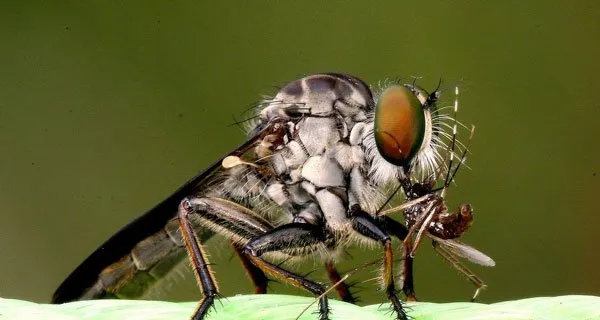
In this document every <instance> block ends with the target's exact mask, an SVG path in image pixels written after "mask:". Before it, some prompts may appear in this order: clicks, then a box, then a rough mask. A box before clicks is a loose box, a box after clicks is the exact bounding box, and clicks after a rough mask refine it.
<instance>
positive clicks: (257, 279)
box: [232, 242, 269, 294]
mask: <svg viewBox="0 0 600 320" xmlns="http://www.w3.org/2000/svg"><path fill="white" fill-rule="evenodd" d="M232 246H233V249H234V250H235V253H236V254H237V256H238V257H239V258H240V261H242V265H243V266H244V269H245V270H246V273H247V274H248V276H249V277H250V280H252V283H253V284H254V293H256V294H263V293H267V284H268V283H269V279H268V278H267V276H266V275H265V273H264V272H263V271H262V270H261V269H260V268H258V267H257V266H255V265H253V264H252V262H251V261H250V259H248V257H246V255H244V254H243V253H242V248H241V247H240V246H239V245H238V244H236V243H235V242H234V243H232Z"/></svg>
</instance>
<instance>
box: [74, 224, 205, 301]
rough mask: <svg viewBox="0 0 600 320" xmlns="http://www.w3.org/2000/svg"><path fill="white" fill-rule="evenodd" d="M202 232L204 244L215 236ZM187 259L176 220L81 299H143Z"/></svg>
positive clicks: (141, 244)
mask: <svg viewBox="0 0 600 320" xmlns="http://www.w3.org/2000/svg"><path fill="white" fill-rule="evenodd" d="M198 232H199V234H198V235H199V237H200V239H201V241H205V240H207V239H208V238H210V237H211V236H212V232H210V231H208V230H198ZM186 259H187V257H186V253H185V247H184V246H183V240H182V237H181V233H180V232H179V225H178V222H177V219H176V218H174V219H171V220H170V221H169V222H168V223H167V225H166V226H165V228H164V229H163V230H161V231H159V232H157V233H155V234H154V235H152V236H150V237H148V238H146V239H144V240H142V241H140V242H139V243H138V244H137V245H136V246H135V247H134V248H133V250H131V252H129V253H128V254H127V255H125V256H124V257H123V258H121V259H120V260H119V261H117V262H115V263H113V264H111V265H109V266H108V267H106V268H105V269H104V270H102V272H101V273H100V274H99V276H98V280H97V281H96V283H94V285H92V286H91V287H90V288H89V289H87V290H86V291H85V292H84V293H83V294H82V295H81V297H80V299H81V300H87V299H97V298H111V297H114V298H120V299H139V298H141V297H144V296H145V295H146V294H147V293H148V292H149V291H150V290H151V288H152V287H153V286H155V285H157V284H158V282H160V280H161V279H164V278H165V277H166V276H167V274H168V273H169V272H171V271H173V269H175V267H177V266H178V265H179V264H180V263H185V262H186Z"/></svg>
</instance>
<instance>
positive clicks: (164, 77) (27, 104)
mask: <svg viewBox="0 0 600 320" xmlns="http://www.w3.org/2000/svg"><path fill="white" fill-rule="evenodd" d="M599 33H600V2H598V1H587V2H585V1H577V2H568V1H564V2H553V1H552V2H551V1H537V2H531V1H529V2H523V1H502V2H500V1H497V2H494V1H468V2H467V1H464V2H459V1H433V2H432V1H427V2H421V1H410V2H408V1H407V2H400V1H377V2H374V1H373V2H370V1H369V2H367V1H364V2H343V1H304V2H292V1H285V2H284V1H281V2H275V1H272V2H266V1H265V2H231V1H222V2H217V1H215V2H210V3H209V2H200V1H198V2H195V1H188V2H182V1H131V2H121V1H119V2H117V1H113V2H110V1H64V2H62V1H39V2H33V1H3V2H2V4H0V35H1V36H0V41H1V42H0V43H1V50H0V208H1V209H0V256H1V258H0V296H2V297H12V298H21V299H29V300H33V301H40V302H46V301H48V299H49V297H50V295H51V294H52V292H53V290H54V289H55V288H56V287H57V286H58V284H59V283H60V282H61V281H62V280H63V279H64V278H65V277H66V276H67V274H68V273H69V272H70V271H72V270H73V269H74V268H75V267H76V266H77V265H78V264H79V263H80V262H81V261H82V260H83V259H84V258H85V257H86V256H87V255H88V254H90V253H91V252H92V251H93V250H94V249H96V247H97V246H98V245H99V244H100V243H101V242H103V241H104V240H106V239H107V238H108V237H109V236H110V235H112V234H113V233H114V232H115V231H116V230H118V229H119V228H120V227H121V226H123V225H124V224H126V223H127V222H128V221H130V220H131V219H132V218H133V217H135V216H137V215H138V214H139V213H141V212H143V211H144V210H146V209H148V208H150V207H152V206H153V205H154V204H155V203H157V202H158V201H160V200H162V199H163V198H164V197H165V196H167V195H168V194H169V193H170V192H171V191H173V190H174V189H175V188H176V187H177V186H178V185H180V184H181V183H183V182H184V181H186V180H187V179H188V178H190V177H191V176H192V175H193V174H195V173H196V172H197V171H199V170H200V169H202V168H204V167H205V166H207V165H208V164H210V163H211V162H212V161H214V160H215V159H217V158H218V157H220V156H221V155H222V154H224V153H225V152H227V151H229V150H230V149H231V148H232V147H234V146H236V145H237V144H238V143H239V142H241V141H242V140H243V139H244V137H243V133H242V132H241V130H239V129H238V128H237V127H235V126H228V125H229V124H230V123H232V122H233V116H237V117H239V116H240V114H241V113H242V112H243V110H245V109H246V108H247V106H248V105H250V104H252V103H253V102H256V101H258V100H259V99H260V98H261V95H262V94H273V93H274V92H275V90H276V89H275V86H277V85H282V84H285V83H286V82H287V81H290V80H294V79H296V78H299V77H301V76H302V75H306V74H311V73H316V72H324V71H333V72H345V73H350V74H353V75H356V76H358V77H360V78H362V79H364V80H365V81H367V82H369V83H372V84H376V83H377V81H378V80H383V79H385V78H388V77H397V76H404V77H409V76H422V77H423V80H422V81H420V83H421V84H422V85H423V86H424V87H426V88H433V87H435V85H436V84H437V81H438V79H439V78H440V77H442V78H443V79H444V80H445V83H446V84H448V85H452V84H455V83H461V85H462V95H461V98H460V103H461V112H460V114H459V117H460V119H461V120H462V121H464V122H465V123H474V124H476V126H477V134H476V136H475V139H474V141H473V142H472V147H471V150H472V152H473V155H472V156H471V157H470V158H469V161H468V163H469V166H470V167H471V168H472V170H464V171H462V172H461V173H460V174H459V176H458V181H457V185H458V186H457V187H453V188H452V189H451V192H450V194H449V203H450V206H451V208H454V207H455V206H456V205H458V203H459V202H462V201H468V202H470V203H472V204H473V206H474V208H475V210H476V214H477V216H476V223H475V225H474V227H473V229H472V230H471V231H469V233H468V234H467V236H466V238H465V241H466V242H468V243H470V244H472V245H474V246H475V247H477V248H479V249H481V250H482V251H484V252H486V253H487V254H489V255H490V256H492V257H493V258H494V259H495V260H496V262H497V266H496V267H495V268H491V269H485V268H479V267H473V268H474V270H476V271H477V272H478V274H479V275H480V276H482V278H484V279H485V280H486V281H487V283H488V285H489V289H488V290H487V291H485V292H484V293H483V295H482V299H481V300H482V301H484V302H492V301H501V300H508V299H516V298H521V297H530V296H541V295H563V294H573V293H577V294H596V295H597V294H600V277H598V274H599V273H598V266H597V264H598V262H599V261H600V257H599V255H598V243H599V240H600V232H598V228H599V227H598V224H599V223H600V215H599V214H600V202H599V201H598V196H599V193H598V190H599V189H600V188H599V187H600V176H599V175H598V174H599V173H600V172H599V171H600V159H599V155H600V152H599V151H598V148H599V147H600V143H599V142H598V138H599V137H600V126H599V125H598V119H599V118H600V102H599V99H598V97H597V95H598V93H599V92H600V83H599V80H598V79H599V77H600V67H599V63H598V57H600V41H599ZM208 246H209V249H210V252H211V253H212V256H213V258H214V259H215V261H216V264H217V267H216V269H217V277H218V278H220V279H221V280H222V281H221V283H222V287H223V291H224V293H225V294H226V295H232V294H235V293H249V292H251V291H252V289H251V286H250V285H249V281H247V280H245V276H244V274H243V272H242V269H241V267H240V266H239V263H238V262H237V261H235V259H234V260H231V251H230V250H229V249H228V247H227V245H226V243H225V241H224V240H223V239H214V241H211V243H209V244H208ZM360 252H361V250H354V251H353V255H354V256H355V257H356V260H355V261H352V262H350V263H349V264H348V265H347V266H346V267H342V269H346V268H348V267H349V266H352V265H356V264H358V263H357V262H356V261H358V260H359V258H360V260H361V261H364V260H368V259H373V258H374V257H379V256H380V250H371V251H366V250H362V252H364V253H363V254H359V253H360ZM361 256H362V257H361ZM317 266H318V264H317ZM308 267H313V268H314V266H313V264H312V263H310V264H309V266H308ZM373 276H375V273H374V271H373V270H370V271H365V272H363V273H362V274H361V276H360V277H358V278H356V279H369V278H372V277H373ZM315 277H317V278H319V277H322V274H321V273H319V272H317V273H316V274H315ZM416 277H417V279H416V281H417V282H416V286H417V287H416V289H417V293H418V295H419V297H420V298H421V299H422V300H425V301H461V300H462V301H465V300H467V298H468V297H470V295H471V293H472V287H471V285H470V284H469V283H468V282H467V281H465V280H464V279H463V278H462V277H460V276H459V275H457V273H456V272H455V271H454V270H452V269H451V268H450V267H449V266H448V265H447V264H445V263H444V262H443V261H442V260H441V259H440V258H438V257H436V256H435V254H434V253H432V250H431V249H430V248H428V246H423V247H422V249H421V250H420V251H419V253H418V258H417V262H416ZM168 287H170V288H169V289H168V290H166V292H165V293H164V294H163V297H164V298H166V299H186V300H193V299H196V298H197V297H198V295H199V293H198V290H197V289H196V288H195V283H194V280H193V279H191V278H189V277H188V279H187V280H185V279H184V280H181V281H179V282H178V284H175V285H169V286H168ZM274 287H275V289H276V292H289V291H286V290H288V289H285V290H283V291H281V290H279V286H278V285H275V286H274ZM361 287H362V288H363V290H362V292H361V294H360V295H361V297H362V298H363V300H364V301H366V302H376V301H383V300H384V297H383V295H382V294H378V293H377V292H376V290H375V289H374V288H375V287H376V284H375V282H373V281H370V282H366V283H363V284H361ZM293 292H297V291H293Z"/></svg>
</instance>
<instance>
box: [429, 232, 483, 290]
mask: <svg viewBox="0 0 600 320" xmlns="http://www.w3.org/2000/svg"><path fill="white" fill-rule="evenodd" d="M431 244H432V245H433V248H434V249H435V251H436V252H437V253H439V254H440V256H442V258H444V259H445V260H446V261H448V263H450V264H451V265H452V266H454V268H456V270H458V271H459V272H460V273H462V274H463V275H465V277H467V279H469V281H470V282H471V283H473V285H475V293H473V296H472V297H471V302H475V299H477V296H478V295H479V293H480V292H481V290H483V289H485V288H486V287H487V285H486V284H485V283H484V282H483V280H481V278H479V277H478V276H477V275H476V274H475V273H474V272H473V271H471V269H469V268H467V266H465V265H464V264H463V263H462V262H460V260H459V259H458V258H457V257H456V255H455V254H454V253H452V252H451V251H449V250H447V249H446V248H444V246H443V245H440V244H439V243H438V242H437V241H435V240H432V241H431Z"/></svg>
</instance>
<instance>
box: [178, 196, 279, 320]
mask: <svg viewBox="0 0 600 320" xmlns="http://www.w3.org/2000/svg"><path fill="white" fill-rule="evenodd" d="M193 216H195V217H197V218H198V219H195V220H194V221H197V222H199V223H200V224H201V225H202V226H203V227H206V228H208V229H210V230H212V231H215V232H219V233H221V234H223V235H225V236H227V237H228V238H230V239H231V240H233V241H235V242H238V243H242V242H246V241H248V239H250V238H252V237H255V236H257V235H259V234H264V233H266V232H267V231H268V230H271V229H273V227H272V226H271V225H270V224H269V223H268V222H267V221H265V220H264V219H262V218H261V217H260V216H258V215H257V214H256V213H254V212H253V211H251V210H250V209H248V208H246V207H243V206H241V205H239V204H237V203H234V202H231V201H228V200H225V199H220V198H209V197H206V198H185V199H183V201H182V202H181V204H180V205H179V212H178V218H179V225H180V227H181V232H182V234H183V238H184V242H185V247H186V250H187V252H188V255H189V257H190V260H191V262H192V267H193V269H194V274H195V275H196V278H197V279H198V283H199V285H200V288H201V290H202V293H203V295H204V298H203V299H202V300H201V301H200V305H199V306H198V309H197V310H196V312H195V313H194V316H193V317H192V319H194V320H201V319H204V317H205V316H206V314H207V313H208V310H209V308H210V307H211V306H212V305H213V304H214V301H215V299H216V298H217V297H218V296H219V289H218V287H217V282H216V280H215V278H214V276H213V274H212V270H211V269H210V267H209V263H208V260H207V259H206V254H205V253H204V252H203V249H202V245H201V243H200V241H199V240H198V237H197V236H196V233H195V231H194V229H193V227H192V217H193Z"/></svg>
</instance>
